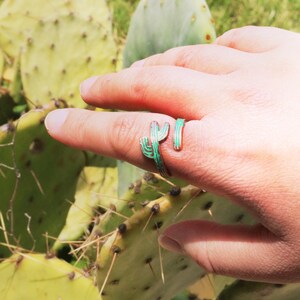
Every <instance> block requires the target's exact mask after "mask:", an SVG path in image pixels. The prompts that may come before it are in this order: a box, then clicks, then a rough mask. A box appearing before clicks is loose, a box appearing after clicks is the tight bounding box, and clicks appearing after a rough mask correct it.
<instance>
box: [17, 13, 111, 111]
mask: <svg viewBox="0 0 300 300" xmlns="http://www.w3.org/2000/svg"><path fill="white" fill-rule="evenodd" d="M45 32H47V36H46V37H45ZM74 49H76V51H74ZM115 63H116V45H115V42H114V39H113V36H112V34H111V32H107V31H105V30H104V29H103V28H102V27H100V26H98V25H95V24H93V23H92V22H86V21H82V20H80V19H76V18H74V17H70V16H67V17H61V18H59V19H58V21H57V23H56V22H45V23H42V24H38V25H37V26H36V28H35V30H34V31H33V32H32V35H31V36H30V37H29V38H28V40H27V45H26V48H25V49H24V51H23V52H22V57H21V70H22V81H23V85H24V92H25V94H26V95H27V97H28V98H29V99H30V101H31V102H33V103H34V105H40V104H43V103H47V102H49V101H50V100H51V99H53V98H54V99H63V100H65V101H66V102H67V103H68V104H69V105H70V106H76V107H83V106H86V104H85V103H84V102H83V101H82V100H81V97H80V95H79V83H80V82H81V81H82V80H84V79H85V78H88V77H89V76H92V75H96V74H103V73H106V72H112V71H114V70H115Z"/></svg>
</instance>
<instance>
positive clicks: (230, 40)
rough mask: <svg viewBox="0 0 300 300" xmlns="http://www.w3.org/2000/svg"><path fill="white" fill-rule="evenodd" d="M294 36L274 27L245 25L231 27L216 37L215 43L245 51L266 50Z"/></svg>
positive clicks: (256, 51) (257, 51)
mask: <svg viewBox="0 0 300 300" xmlns="http://www.w3.org/2000/svg"><path fill="white" fill-rule="evenodd" d="M294 36H295V34H294V33H292V32H290V31H287V30H283V29H279V28H275V27H256V26H246V27H242V28H237V29H232V30H229V31H227V32H226V33H224V34H223V35H222V36H220V37H218V38H217V40H216V41H215V44H217V45H221V46H225V47H230V48H234V49H237V50H241V51H245V52H254V53H260V52H267V51H269V50H272V49H274V48H276V47H278V46H280V45H282V44H283V43H284V42H285V41H287V40H288V39H291V38H293V37H294Z"/></svg>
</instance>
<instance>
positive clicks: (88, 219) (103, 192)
mask: <svg viewBox="0 0 300 300" xmlns="http://www.w3.org/2000/svg"><path fill="white" fill-rule="evenodd" d="M106 162H107V160H104V162H103V163H104V165H103V166H102V167H85V168H84V169H83V170H82V172H81V174H80V176H79V180H78V182H77V186H76V194H75V201H74V203H73V204H72V206H71V208H70V210H69V212H68V216H67V218H66V223H65V226H64V228H63V229H62V231H61V232H60V234H59V236H58V238H57V240H56V242H55V244H54V246H53V249H54V250H55V251H57V250H59V249H60V248H61V247H62V246H63V245H64V241H76V240H78V239H79V238H80V237H81V236H82V235H83V234H84V233H85V232H86V231H87V230H88V227H89V225H90V224H94V223H95V222H96V217H97V212H98V211H99V210H102V211H103V210H104V209H109V206H106V202H107V200H109V201H112V200H114V199H117V168H116V167H115V164H112V163H111V162H110V161H109V160H108V162H109V164H108V165H107V164H106Z"/></svg>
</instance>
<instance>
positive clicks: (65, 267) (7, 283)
mask: <svg viewBox="0 0 300 300" xmlns="http://www.w3.org/2000/svg"><path fill="white" fill-rule="evenodd" d="M0 277H1V281H0V294H1V299H3V300H12V299H44V300H48V299H49V300H53V299H63V300H74V299H91V300H101V297H100V296H99V293H98V290H97V288H96V287H95V286H94V283H93V280H92V278H89V276H88V274H87V273H84V272H83V271H82V270H79V269H76V268H74V267H73V266H71V265H69V264H68V263H66V262H65V261H63V260H60V259H57V258H55V257H49V256H45V255H42V254H29V253H16V254H14V255H13V256H11V257H9V258H7V259H6V260H5V261H3V262H2V263H1V264H0Z"/></svg>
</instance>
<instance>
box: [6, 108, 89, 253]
mask: <svg viewBox="0 0 300 300" xmlns="http://www.w3.org/2000/svg"><path fill="white" fill-rule="evenodd" d="M50 109H53V106H52V107H51V108H50V107H49V109H45V110H34V111H30V112H29V113H27V114H25V115H23V116H22V117H21V118H20V119H19V120H18V121H16V122H15V123H8V124H6V125H3V126H1V127H0V190H1V202H0V212H1V213H2V215H3V216H4V219H5V220H7V219H8V220H7V223H6V229H7V232H8V237H9V241H10V243H13V244H17V245H18V246H21V247H23V248H26V249H32V248H34V249H35V250H39V251H45V249H46V242H45V237H44V236H43V234H45V233H46V232H48V233H49V235H50V236H57V234H58V233H59V232H60V230H61V229H62V227H63V225H64V222H65V218H66V215H67V212H68V209H69V207H70V204H69V202H68V201H73V198H74V194H75V187H76V181H77V178H78V176H79V174H80V171H81V169H82V168H83V166H84V163H85V160H84V154H83V153H82V152H81V151H79V150H75V149H70V148H68V147H66V146H64V145H62V144H60V143H58V142H57V141H55V140H53V139H52V138H51V137H50V136H49V135H48V133H47V132H46V129H45V126H44V124H43V121H44V118H45V116H46V114H47V112H49V110H50ZM6 217H7V218H6ZM2 229H3V227H2ZM0 239H1V241H3V235H2V233H1V235H0ZM7 252H8V250H7V249H6V247H3V246H0V254H1V255H2V256H3V255H7Z"/></svg>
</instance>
